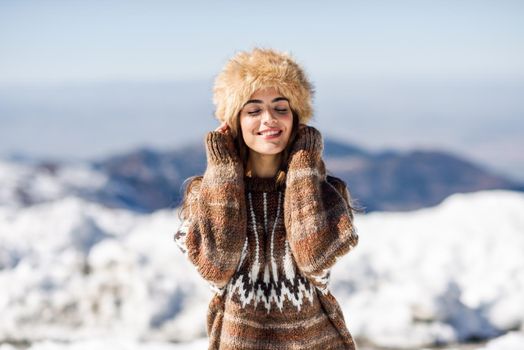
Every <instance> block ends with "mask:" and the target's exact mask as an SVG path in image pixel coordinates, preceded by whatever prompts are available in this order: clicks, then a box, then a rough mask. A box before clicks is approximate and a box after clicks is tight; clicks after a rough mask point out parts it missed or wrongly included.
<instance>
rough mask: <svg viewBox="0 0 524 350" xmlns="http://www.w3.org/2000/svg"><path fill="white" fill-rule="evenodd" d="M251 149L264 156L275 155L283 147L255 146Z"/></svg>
mask: <svg viewBox="0 0 524 350" xmlns="http://www.w3.org/2000/svg"><path fill="white" fill-rule="evenodd" d="M251 150H253V151H255V152H257V153H258V154H261V155H264V156H275V155H277V154H279V153H281V152H282V151H283V150H284V147H255V148H252V149H251Z"/></svg>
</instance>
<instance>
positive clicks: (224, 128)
mask: <svg viewBox="0 0 524 350" xmlns="http://www.w3.org/2000/svg"><path fill="white" fill-rule="evenodd" d="M228 130H231V128H230V127H229V125H228V124H227V122H225V121H224V122H222V124H220V126H219V127H218V128H216V129H215V131H218V132H220V133H222V134H225V133H226V132H227V131H228Z"/></svg>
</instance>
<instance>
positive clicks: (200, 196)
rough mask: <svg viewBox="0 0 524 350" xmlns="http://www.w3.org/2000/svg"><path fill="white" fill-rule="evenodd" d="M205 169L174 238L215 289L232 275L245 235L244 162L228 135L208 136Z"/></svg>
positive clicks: (219, 288) (220, 286) (187, 202)
mask: <svg viewBox="0 0 524 350" xmlns="http://www.w3.org/2000/svg"><path fill="white" fill-rule="evenodd" d="M206 154H207V169H206V171H205V173H204V175H203V177H202V179H201V182H200V183H197V184H195V186H192V187H191V191H190V192H189V193H188V194H187V197H186V205H187V207H188V210H187V215H185V216H186V217H183V218H182V223H181V225H180V227H179V228H178V230H177V232H176V233H175V242H176V243H177V245H178V246H179V247H180V249H181V250H182V252H183V253H184V254H186V255H187V257H188V258H189V260H190V262H191V263H192V264H194V265H195V266H196V268H197V270H198V272H199V273H200V275H201V276H202V277H203V278H204V279H206V280H207V281H208V282H209V283H210V284H211V286H212V287H214V288H213V289H214V290H215V291H220V290H223V288H224V287H225V286H226V285H227V283H228V282H229V280H230V278H231V277H232V276H233V274H234V272H235V270H236V268H237V265H238V263H239V260H240V256H241V252H242V247H243V244H244V242H245V239H246V221H247V220H246V208H245V200H244V180H243V169H242V163H241V162H240V160H239V157H238V154H237V152H236V150H235V148H234V145H233V141H232V137H231V136H230V134H229V133H228V134H222V133H220V132H218V131H212V132H210V133H208V135H207V137H206Z"/></svg>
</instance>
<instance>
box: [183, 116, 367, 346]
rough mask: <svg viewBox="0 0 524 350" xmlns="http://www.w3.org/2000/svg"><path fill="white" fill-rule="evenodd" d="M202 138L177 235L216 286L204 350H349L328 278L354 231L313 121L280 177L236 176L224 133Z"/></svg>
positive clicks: (352, 242) (354, 239) (237, 167)
mask: <svg viewBox="0 0 524 350" xmlns="http://www.w3.org/2000/svg"><path fill="white" fill-rule="evenodd" d="M206 146H207V160H208V166H207V169H206V171H205V173H204V175H203V177H202V179H201V182H200V183H198V184H197V185H196V186H194V187H193V188H194V190H193V191H191V192H190V193H189V195H188V197H187V201H188V202H187V203H188V206H189V215H187V217H186V218H184V219H183V221H182V224H181V226H180V228H179V229H178V230H177V232H176V233H175V241H176V242H177V244H178V246H179V247H180V249H181V250H182V252H183V253H184V254H186V255H187V257H188V259H189V260H190V261H191V263H193V264H194V265H195V266H196V268H197V270H198V272H199V273H200V274H201V276H202V277H203V278H204V279H205V280H207V281H208V283H209V284H210V285H211V287H212V289H213V290H214V292H215V293H214V296H213V298H212V300H211V302H210V304H209V309H208V314H207V333H208V336H209V349H324V350H327V349H356V345H355V343H354V340H353V338H352V336H351V334H350V333H349V331H348V329H347V328H346V325H345V321H344V316H343V314H342V311H341V309H340V306H339V304H338V302H337V301H336V299H335V298H334V297H333V295H332V294H331V293H330V291H329V289H328V282H329V277H330V269H331V267H332V266H333V265H334V263H335V262H336V260H337V259H338V258H339V257H341V256H342V255H344V254H346V253H347V252H348V251H349V250H350V249H351V248H353V247H355V246H356V245H357V243H358V235H357V233H356V230H355V229H354V227H353V224H352V223H353V213H352V212H351V208H350V207H349V205H348V192H347V188H346V186H345V183H344V182H343V181H342V180H340V179H338V178H335V177H332V176H328V175H326V170H325V166H324V162H323V160H322V158H321V154H322V148H323V144H322V138H321V135H320V133H319V132H318V130H316V129H315V128H313V127H311V126H307V127H305V128H303V129H301V130H299V132H298V137H297V140H296V141H295V143H294V145H293V148H292V151H291V153H290V156H289V166H288V171H287V176H286V181H285V184H283V185H280V186H278V185H277V182H276V180H275V179H274V178H257V177H253V178H251V177H247V176H245V175H244V170H243V167H242V164H241V162H240V160H239V157H238V155H237V153H236V151H235V148H234V145H233V141H232V138H231V136H230V135H229V134H228V133H226V134H222V133H220V132H217V131H213V132H210V133H208V135H207V138H206Z"/></svg>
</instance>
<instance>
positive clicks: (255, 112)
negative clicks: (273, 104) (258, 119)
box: [247, 109, 260, 115]
mask: <svg viewBox="0 0 524 350" xmlns="http://www.w3.org/2000/svg"><path fill="white" fill-rule="evenodd" d="M258 113H260V109H257V110H256V111H250V112H247V114H249V115H257V114H258Z"/></svg>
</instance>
